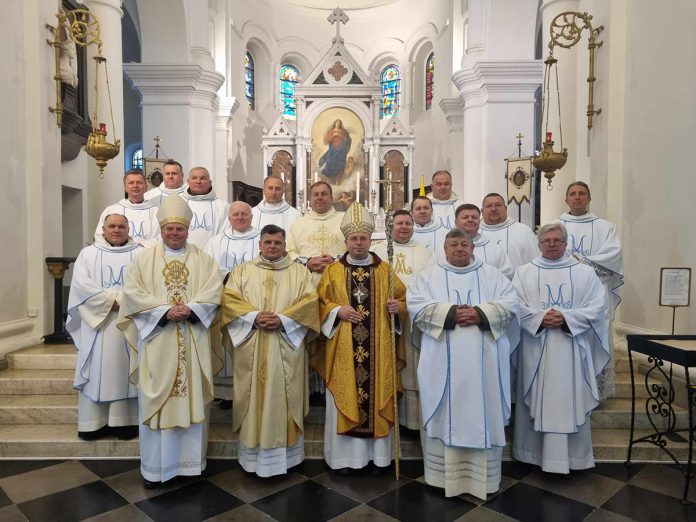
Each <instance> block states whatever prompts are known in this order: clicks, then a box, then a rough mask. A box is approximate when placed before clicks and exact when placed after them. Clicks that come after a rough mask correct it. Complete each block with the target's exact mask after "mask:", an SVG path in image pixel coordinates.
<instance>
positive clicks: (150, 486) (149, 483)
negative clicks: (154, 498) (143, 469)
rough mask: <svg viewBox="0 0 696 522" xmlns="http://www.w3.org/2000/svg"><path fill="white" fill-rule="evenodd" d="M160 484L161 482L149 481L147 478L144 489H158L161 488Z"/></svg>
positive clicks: (144, 479) (144, 480) (144, 481)
mask: <svg viewBox="0 0 696 522" xmlns="http://www.w3.org/2000/svg"><path fill="white" fill-rule="evenodd" d="M159 485H160V483H159V482H152V481H151V480H147V479H146V478H143V487H144V488H145V489H157V488H158V487H159Z"/></svg>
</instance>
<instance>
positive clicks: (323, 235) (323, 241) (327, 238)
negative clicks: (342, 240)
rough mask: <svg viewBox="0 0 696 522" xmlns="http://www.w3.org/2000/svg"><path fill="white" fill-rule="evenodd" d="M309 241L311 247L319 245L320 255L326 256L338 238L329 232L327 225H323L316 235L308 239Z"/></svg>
mask: <svg viewBox="0 0 696 522" xmlns="http://www.w3.org/2000/svg"><path fill="white" fill-rule="evenodd" d="M307 241H308V242H309V243H310V244H311V245H318V246H319V250H320V252H319V253H320V254H322V255H324V254H326V253H327V251H328V249H329V245H330V244H332V243H335V242H336V241H338V237H337V236H336V234H332V233H331V232H329V229H328V228H326V226H325V225H321V226H320V227H319V228H318V229H317V231H316V232H315V233H314V234H312V235H310V236H308V237H307Z"/></svg>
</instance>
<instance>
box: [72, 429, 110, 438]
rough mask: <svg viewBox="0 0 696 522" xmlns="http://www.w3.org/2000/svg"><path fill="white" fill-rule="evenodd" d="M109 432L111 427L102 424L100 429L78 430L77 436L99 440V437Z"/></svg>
mask: <svg viewBox="0 0 696 522" xmlns="http://www.w3.org/2000/svg"><path fill="white" fill-rule="evenodd" d="M108 432H109V427H108V426H102V427H101V428H99V429H98V430H94V431H78V432H77V436H78V437H80V438H81V439H82V440H97V439H99V438H101V437H104V436H105V435H107V434H108Z"/></svg>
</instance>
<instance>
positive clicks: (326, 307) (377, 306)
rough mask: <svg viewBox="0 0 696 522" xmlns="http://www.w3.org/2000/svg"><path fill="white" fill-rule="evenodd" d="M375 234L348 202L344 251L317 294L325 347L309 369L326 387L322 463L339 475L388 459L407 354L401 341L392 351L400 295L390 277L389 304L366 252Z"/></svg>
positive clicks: (380, 266)
mask: <svg viewBox="0 0 696 522" xmlns="http://www.w3.org/2000/svg"><path fill="white" fill-rule="evenodd" d="M374 228H375V225H374V222H373V220H372V216H371V215H370V213H369V212H368V211H367V209H365V207H363V206H362V205H361V204H360V203H358V202H354V203H352V204H351V205H350V207H348V210H346V213H345V216H344V218H343V221H342V222H341V231H342V233H343V235H344V237H345V245H346V249H347V252H346V253H345V255H343V256H342V257H341V259H340V260H338V261H336V262H334V263H332V264H331V265H329V267H328V268H327V269H326V270H325V271H324V274H323V275H322V277H321V281H320V282H319V286H318V287H317V293H318V294H319V304H320V318H321V320H322V323H321V332H322V333H323V334H324V336H325V337H326V339H327V340H326V349H325V350H324V351H322V352H321V353H319V354H318V355H319V357H316V358H315V357H313V358H312V364H313V365H314V367H315V368H316V369H317V371H318V372H319V373H320V374H321V375H322V377H324V379H325V382H326V420H325V423H324V458H325V459H326V463H327V464H328V465H329V467H330V468H331V469H334V470H337V471H338V473H339V474H351V473H352V470H354V469H360V468H364V467H366V466H368V465H369V464H370V463H372V473H374V474H381V473H382V472H383V471H384V468H385V467H387V466H389V464H390V463H391V460H392V458H393V456H394V446H393V433H394V423H395V422H398V419H396V418H395V411H394V401H395V400H396V399H397V393H398V391H399V390H400V389H401V382H400V381H401V379H400V371H401V369H402V368H403V366H404V364H405V354H404V350H403V342H402V340H401V339H400V338H397V342H396V346H394V345H393V344H392V340H391V334H390V314H394V315H395V332H396V333H397V334H401V325H402V324H403V323H404V321H405V319H406V317H405V316H406V303H405V298H406V288H405V287H404V285H403V283H401V281H400V280H399V279H398V278H394V280H393V283H394V287H393V289H394V297H393V298H390V297H389V287H388V282H389V272H390V271H391V270H392V269H391V267H390V266H389V265H388V264H387V263H386V262H385V261H383V260H382V259H380V258H379V257H378V256H377V255H376V254H373V253H372V252H370V251H369V248H370V244H371V240H370V236H371V235H372V233H373V232H374ZM394 372H396V382H394V378H393V375H394Z"/></svg>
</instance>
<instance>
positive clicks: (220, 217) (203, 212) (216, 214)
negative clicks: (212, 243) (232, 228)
mask: <svg viewBox="0 0 696 522" xmlns="http://www.w3.org/2000/svg"><path fill="white" fill-rule="evenodd" d="M181 197H182V198H184V199H185V200H186V203H188V206H189V208H190V209H191V212H193V218H192V219H191V224H190V225H189V235H188V242H189V243H193V244H194V245H196V246H197V247H198V248H200V249H201V250H202V249H204V248H205V245H206V244H207V243H208V241H209V240H210V238H211V237H213V236H216V235H218V234H222V233H223V232H224V231H225V228H226V227H227V225H228V223H229V221H228V217H227V215H228V213H229V209H230V204H229V203H228V202H227V201H224V200H222V199H220V198H217V197H215V191H214V190H212V189H211V190H210V192H208V193H207V194H199V195H193V194H191V193H190V192H189V191H188V190H186V191H184V192H182V193H181Z"/></svg>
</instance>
